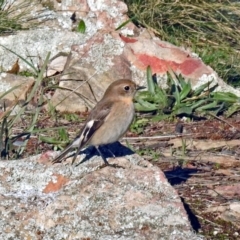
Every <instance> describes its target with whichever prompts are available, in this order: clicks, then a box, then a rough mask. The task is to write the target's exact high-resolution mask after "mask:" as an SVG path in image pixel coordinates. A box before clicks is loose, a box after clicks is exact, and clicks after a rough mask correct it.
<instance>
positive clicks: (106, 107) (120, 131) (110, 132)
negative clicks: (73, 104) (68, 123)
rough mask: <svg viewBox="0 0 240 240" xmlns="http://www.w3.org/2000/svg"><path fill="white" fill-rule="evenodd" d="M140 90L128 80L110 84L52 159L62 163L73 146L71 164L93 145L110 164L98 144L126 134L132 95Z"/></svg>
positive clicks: (133, 111) (109, 141)
mask: <svg viewBox="0 0 240 240" xmlns="http://www.w3.org/2000/svg"><path fill="white" fill-rule="evenodd" d="M139 89H142V87H138V86H137V85H136V84H135V83H134V82H133V81H131V80H128V79H121V80H117V81H115V82H113V83H111V84H110V86H109V87H108V88H107V90H106V92H105V94H104V96H103V98H102V99H101V100H100V101H99V102H98V103H97V105H96V106H95V107H94V108H93V109H92V111H91V112H90V114H89V116H88V118H87V120H86V123H85V125H84V127H83V128H82V130H81V131H80V133H79V134H78V135H77V137H76V138H75V139H74V140H73V142H72V143H71V144H69V145H68V146H67V147H66V149H65V150H64V151H63V152H62V153H61V154H60V155H59V156H57V157H56V158H55V159H54V160H53V161H52V162H53V163H57V162H61V161H62V159H63V158H64V157H65V156H66V154H68V153H69V152H70V151H71V149H72V148H76V147H78V149H77V152H76V154H75V156H74V158H73V161H72V163H73V162H74V161H75V159H76V157H77V155H78V154H79V152H80V151H81V150H82V149H83V148H84V147H87V146H94V147H95V148H96V149H97V151H98V153H99V154H100V156H101V157H102V159H103V161H104V162H105V164H106V165H109V163H108V161H107V160H106V158H104V156H103V155H102V153H101V151H100V149H99V146H104V145H106V144H110V143H113V142H116V141H117V140H118V139H119V138H121V137H122V136H123V135H124V134H125V133H126V131H127V130H128V128H129V126H130V124H131V123H132V120H133V118H134V114H135V110H134V104H133V97H134V95H135V93H136V91H137V90H139Z"/></svg>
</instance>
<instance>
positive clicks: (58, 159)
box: [52, 144, 72, 163]
mask: <svg viewBox="0 0 240 240" xmlns="http://www.w3.org/2000/svg"><path fill="white" fill-rule="evenodd" d="M71 150H72V144H70V145H69V146H68V147H66V149H64V150H63V151H62V152H61V153H60V155H58V156H57V157H55V158H54V159H53V160H52V163H59V162H62V161H63V159H64V157H65V156H66V155H67V154H68V153H69V152H70V151H71Z"/></svg>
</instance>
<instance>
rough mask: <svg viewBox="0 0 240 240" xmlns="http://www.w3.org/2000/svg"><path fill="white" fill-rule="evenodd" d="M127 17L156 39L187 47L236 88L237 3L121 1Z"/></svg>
mask: <svg viewBox="0 0 240 240" xmlns="http://www.w3.org/2000/svg"><path fill="white" fill-rule="evenodd" d="M125 2H126V3H127V5H128V7H129V16H130V17H134V21H135V22H137V23H138V24H141V25H143V26H144V27H146V28H148V29H150V30H152V31H153V32H154V33H155V34H156V35H157V36H159V37H160V39H162V40H165V41H169V42H171V43H173V44H175V45H177V46H184V47H186V48H191V49H192V51H194V52H196V53H197V54H199V56H200V57H201V58H202V59H203V61H204V62H205V63H206V64H209V65H210V66H211V67H212V68H213V69H214V70H215V71H216V72H218V74H219V75H220V77H222V78H223V79H224V80H225V81H226V82H228V83H231V84H232V85H235V86H239V85H240V74H239V72H240V66H239V60H240V56H239V52H238V51H239V49H240V29H239V23H240V4H239V3H237V2H236V1H227V0H222V1H213V0H210V1H208V0H198V1H196V0H194V1H189V0H181V1H175V0H169V1H164V0H159V1H156V0H148V1H144V0H125Z"/></svg>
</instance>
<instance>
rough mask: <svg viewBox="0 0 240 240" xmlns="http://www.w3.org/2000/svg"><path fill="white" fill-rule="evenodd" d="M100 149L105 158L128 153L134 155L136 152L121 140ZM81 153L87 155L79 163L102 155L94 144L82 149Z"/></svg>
mask: <svg viewBox="0 0 240 240" xmlns="http://www.w3.org/2000/svg"><path fill="white" fill-rule="evenodd" d="M99 150H100V151H101V153H102V156H103V157H104V158H105V159H108V158H114V157H123V156H126V155H132V154H134V152H133V151H132V150H131V149H129V148H128V147H126V146H124V145H122V144H121V143H120V142H115V143H111V144H107V145H104V146H101V147H99ZM80 154H85V155H86V156H85V157H84V159H82V160H81V161H80V162H79V163H78V164H77V166H78V165H80V164H82V163H84V162H86V161H88V160H90V159H91V158H92V157H94V156H100V157H102V156H101V155H100V154H99V152H98V151H97V149H96V148H95V147H93V146H90V147H88V148H86V149H84V150H82V151H81V152H80Z"/></svg>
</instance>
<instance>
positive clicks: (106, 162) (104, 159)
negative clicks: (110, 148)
mask: <svg viewBox="0 0 240 240" xmlns="http://www.w3.org/2000/svg"><path fill="white" fill-rule="evenodd" d="M95 148H96V149H97V151H98V153H99V154H100V156H101V157H102V159H103V161H104V163H105V164H106V165H107V166H110V164H109V163H108V161H107V159H106V158H105V157H104V156H103V154H102V153H101V151H100V149H99V148H100V147H99V146H95Z"/></svg>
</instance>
